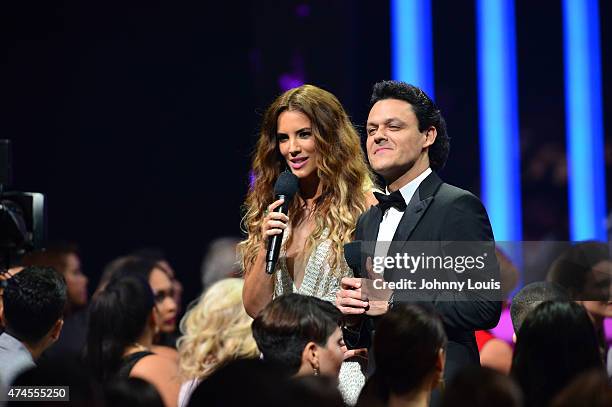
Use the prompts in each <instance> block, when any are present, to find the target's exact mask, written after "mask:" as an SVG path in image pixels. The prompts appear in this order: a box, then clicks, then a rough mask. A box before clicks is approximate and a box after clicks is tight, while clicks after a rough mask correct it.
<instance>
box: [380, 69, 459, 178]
mask: <svg viewBox="0 0 612 407" xmlns="http://www.w3.org/2000/svg"><path fill="white" fill-rule="evenodd" d="M385 99H397V100H403V101H404V102H407V103H409V104H410V106H412V111H413V112H414V114H415V116H416V118H417V120H418V122H419V131H421V132H423V131H425V130H426V129H428V128H429V127H430V126H433V127H435V128H436V131H437V133H438V134H437V136H436V141H435V142H434V143H433V144H432V145H431V146H430V147H429V165H430V166H431V168H432V169H433V170H436V171H438V170H441V169H442V168H444V165H445V164H446V159H447V158H448V153H449V150H450V138H449V137H448V133H447V132H446V121H445V120H444V117H443V116H442V113H441V112H440V109H438V107H437V106H436V104H435V103H434V102H433V100H431V99H430V97H429V96H427V94H426V93H425V92H423V90H422V89H420V88H418V87H416V86H414V85H410V84H407V83H405V82H400V81H381V82H378V83H376V84H374V88H373V89H372V96H371V98H370V109H372V106H374V104H375V103H376V102H378V101H381V100H385Z"/></svg>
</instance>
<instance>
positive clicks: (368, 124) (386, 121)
mask: <svg viewBox="0 0 612 407" xmlns="http://www.w3.org/2000/svg"><path fill="white" fill-rule="evenodd" d="M393 122H398V123H399V124H405V123H404V121H403V120H402V119H400V118H398V117H391V118H389V119H387V120H385V121H384V122H383V123H382V124H384V125H385V126H388V125H389V124H391V123H393ZM366 126H379V124H376V123H373V122H367V123H366Z"/></svg>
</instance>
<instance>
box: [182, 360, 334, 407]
mask: <svg viewBox="0 0 612 407" xmlns="http://www.w3.org/2000/svg"><path fill="white" fill-rule="evenodd" d="M336 386H337V380H336V379H334V378H331V377H328V376H317V377H314V376H299V377H295V378H291V377H288V376H287V375H286V372H285V369H278V366H275V365H272V364H270V363H265V362H264V361H262V360H260V359H237V360H233V361H230V362H228V364H226V365H224V366H221V367H219V369H217V370H216V371H215V372H213V373H212V374H211V375H210V376H209V377H208V378H207V379H206V380H203V381H202V382H201V383H200V384H199V385H198V387H197V388H196V389H195V391H194V392H193V394H192V396H191V399H190V400H189V404H188V407H199V406H202V407H244V406H249V407H287V406H291V407H312V406H316V407H343V406H344V404H343V402H342V396H341V395H340V392H339V391H338V389H337V387H336Z"/></svg>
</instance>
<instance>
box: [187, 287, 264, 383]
mask: <svg viewBox="0 0 612 407" xmlns="http://www.w3.org/2000/svg"><path fill="white" fill-rule="evenodd" d="M243 284H244V281H243V280H242V279H239V278H227V279H223V280H220V281H218V282H216V283H215V284H213V285H212V286H210V288H208V289H207V290H206V291H205V292H204V293H203V294H202V295H201V296H200V298H199V300H198V302H197V303H196V304H195V306H193V307H192V308H191V309H190V310H189V311H187V313H186V314H185V316H184V317H183V319H182V320H181V323H180V330H181V333H182V334H183V336H181V338H180V339H179V340H178V352H179V374H180V375H181V377H182V379H183V380H189V379H203V378H206V377H208V376H209V375H211V374H212V373H213V372H214V371H215V370H216V369H217V368H218V367H220V366H221V365H222V364H224V363H225V362H228V361H230V360H233V359H242V358H254V357H257V356H258V355H259V351H258V349H257V344H256V343H255V340H254V339H253V335H252V333H251V322H252V321H253V320H252V318H251V317H250V316H249V315H248V314H247V313H246V311H245V310H244V305H243V303H242V286H243Z"/></svg>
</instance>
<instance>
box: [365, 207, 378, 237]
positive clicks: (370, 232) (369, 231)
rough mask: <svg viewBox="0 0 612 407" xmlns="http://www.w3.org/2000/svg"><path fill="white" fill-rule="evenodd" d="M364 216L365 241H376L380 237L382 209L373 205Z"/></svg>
mask: <svg viewBox="0 0 612 407" xmlns="http://www.w3.org/2000/svg"><path fill="white" fill-rule="evenodd" d="M364 216H365V219H364V220H363V241H366V242H375V241H376V239H377V238H378V229H379V228H380V221H381V219H382V213H381V210H380V208H379V207H378V206H372V207H370V210H369V211H368V212H367V213H366V214H365V215H364Z"/></svg>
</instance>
